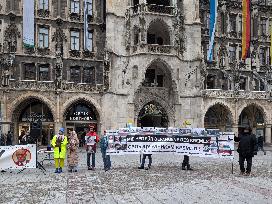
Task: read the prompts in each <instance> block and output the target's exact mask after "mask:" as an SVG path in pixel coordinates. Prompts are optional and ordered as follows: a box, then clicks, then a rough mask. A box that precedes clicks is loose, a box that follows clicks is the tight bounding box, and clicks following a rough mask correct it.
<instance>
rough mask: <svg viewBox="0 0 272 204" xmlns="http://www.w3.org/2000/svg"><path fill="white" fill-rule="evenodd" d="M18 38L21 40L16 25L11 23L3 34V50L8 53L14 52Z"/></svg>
mask: <svg viewBox="0 0 272 204" xmlns="http://www.w3.org/2000/svg"><path fill="white" fill-rule="evenodd" d="M18 38H21V34H20V32H19V30H18V28H17V25H16V24H15V23H14V22H11V24H10V25H9V26H8V27H7V29H6V30H5V33H4V50H6V51H7V52H9V53H11V52H16V50H17V39H18Z"/></svg>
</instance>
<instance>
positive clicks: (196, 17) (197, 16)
mask: <svg viewBox="0 0 272 204" xmlns="http://www.w3.org/2000/svg"><path fill="white" fill-rule="evenodd" d="M193 5H195V15H194V21H200V18H199V1H198V0H197V1H196V0H194V2H193Z"/></svg>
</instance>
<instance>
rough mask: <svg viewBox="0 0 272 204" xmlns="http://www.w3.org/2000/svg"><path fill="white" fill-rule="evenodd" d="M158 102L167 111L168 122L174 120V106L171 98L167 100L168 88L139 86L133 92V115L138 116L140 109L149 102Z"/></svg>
mask: <svg viewBox="0 0 272 204" xmlns="http://www.w3.org/2000/svg"><path fill="white" fill-rule="evenodd" d="M151 101H154V102H156V103H159V104H160V105H161V106H162V107H163V108H164V110H165V111H166V112H167V116H168V118H169V121H170V122H173V121H175V114H174V113H175V106H174V104H173V100H171V99H170V100H169V89H167V88H154V87H152V88H148V87H140V88H139V89H138V90H137V91H136V92H135V100H134V103H135V116H138V114H139V113H140V111H141V109H142V108H143V107H144V106H145V105H146V104H147V103H149V102H151Z"/></svg>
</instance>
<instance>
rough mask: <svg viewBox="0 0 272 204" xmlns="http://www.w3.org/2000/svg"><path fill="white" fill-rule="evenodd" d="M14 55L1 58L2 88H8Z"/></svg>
mask: <svg viewBox="0 0 272 204" xmlns="http://www.w3.org/2000/svg"><path fill="white" fill-rule="evenodd" d="M14 59H15V55H14V54H9V55H6V56H3V57H2V59H0V60H1V67H2V69H3V71H2V78H1V85H2V86H9V84H10V81H9V80H10V78H11V76H13V73H12V68H13V64H14Z"/></svg>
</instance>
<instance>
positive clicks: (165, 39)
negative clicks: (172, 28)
mask: <svg viewBox="0 0 272 204" xmlns="http://www.w3.org/2000/svg"><path fill="white" fill-rule="evenodd" d="M147 44H157V45H170V33H169V30H168V26H167V25H166V24H165V23H164V22H163V21H161V20H157V21H154V22H152V23H151V24H150V26H149V28H148V30H147Z"/></svg>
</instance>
